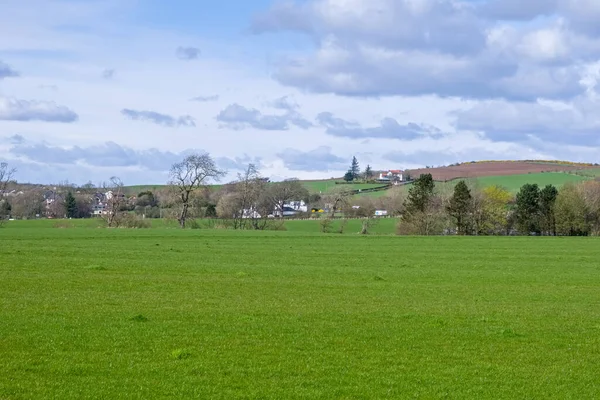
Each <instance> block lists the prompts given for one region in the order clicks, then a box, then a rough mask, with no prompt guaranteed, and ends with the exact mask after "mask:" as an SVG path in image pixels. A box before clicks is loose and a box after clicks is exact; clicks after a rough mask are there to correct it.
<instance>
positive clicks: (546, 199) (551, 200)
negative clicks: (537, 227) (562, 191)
mask: <svg viewBox="0 0 600 400" xmlns="http://www.w3.org/2000/svg"><path fill="white" fill-rule="evenodd" d="M557 197H558V190H557V189H556V188H555V187H554V186H553V185H546V187H544V188H543V189H542V190H541V191H540V216H541V228H542V233H544V234H546V235H553V236H556V218H555V212H554V205H555V203H556V198H557Z"/></svg>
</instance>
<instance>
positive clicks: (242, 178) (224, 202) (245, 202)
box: [217, 164, 273, 230]
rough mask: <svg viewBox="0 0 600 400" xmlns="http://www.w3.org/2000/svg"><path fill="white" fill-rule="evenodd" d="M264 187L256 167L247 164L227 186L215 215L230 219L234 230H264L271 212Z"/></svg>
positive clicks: (271, 208) (263, 181) (263, 180)
mask: <svg viewBox="0 0 600 400" xmlns="http://www.w3.org/2000/svg"><path fill="white" fill-rule="evenodd" d="M266 185H267V183H266V180H265V179H263V178H262V177H261V175H260V172H259V171H258V169H257V168H256V166H255V165H254V164H249V165H248V167H247V168H246V170H245V171H244V172H243V173H241V174H238V179H237V180H236V181H235V182H232V183H231V184H229V185H227V188H226V189H227V190H226V191H227V193H224V194H223V195H222V196H221V199H220V200H219V203H218V204H217V213H218V214H219V216H220V217H222V218H227V219H232V221H233V228H234V229H247V228H248V227H250V228H252V229H258V230H262V229H265V227H266V225H267V217H268V215H269V214H271V213H272V212H273V205H272V204H271V203H270V202H269V201H268V198H267V196H265V192H266Z"/></svg>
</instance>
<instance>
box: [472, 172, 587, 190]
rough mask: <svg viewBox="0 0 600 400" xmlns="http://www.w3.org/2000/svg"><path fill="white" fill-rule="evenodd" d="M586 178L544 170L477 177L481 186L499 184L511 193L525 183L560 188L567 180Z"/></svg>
mask: <svg viewBox="0 0 600 400" xmlns="http://www.w3.org/2000/svg"><path fill="white" fill-rule="evenodd" d="M588 179H589V178H588V177H585V176H579V175H574V174H569V173H564V172H544V173H539V174H520V175H508V176H489V177H482V178H478V181H479V183H480V184H481V185H482V186H483V187H486V186H494V185H499V186H503V187H505V188H507V189H508V190H509V191H510V192H512V193H516V192H518V191H519V189H520V188H521V186H523V185H525V184H527V183H532V184H533V183H537V184H538V186H540V187H544V186H546V185H554V186H556V187H558V188H560V187H561V186H563V185H564V184H565V183H568V182H572V183H577V182H581V181H584V180H588Z"/></svg>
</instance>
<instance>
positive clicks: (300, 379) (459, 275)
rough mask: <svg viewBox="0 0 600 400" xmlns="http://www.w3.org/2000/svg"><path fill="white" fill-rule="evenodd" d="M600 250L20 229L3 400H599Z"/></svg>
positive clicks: (3, 302)
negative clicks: (599, 304)
mask: <svg viewBox="0 0 600 400" xmlns="http://www.w3.org/2000/svg"><path fill="white" fill-rule="evenodd" d="M36 223H37V222H32V223H31V224H32V225H35V224H36ZM599 244H600V242H598V240H597V239H592V238H523V237H515V238H496V237H494V238H484V237H480V238H473V237H471V238H467V237H429V238H428V237H421V238H406V237H394V236H367V237H363V236H358V235H319V234H310V233H303V232H289V231H288V232H233V231H210V230H184V231H182V230H176V229H149V230H125V229H115V230H110V229H54V228H46V229H44V228H43V227H42V225H38V226H36V227H35V228H28V227H27V224H26V223H21V224H19V225H12V226H7V228H5V229H4V228H3V229H0V255H1V256H0V321H1V322H0V354H1V355H2V356H1V357H0V371H1V373H0V398H1V399H29V398H36V399H39V398H56V399H81V398H98V399H100V398H105V399H116V398H139V399H148V398H203V399H204V398H211V399H241V398H244V399H259V398H260V399H307V398H310V399H341V398H344V399H383V398H426V399H430V398H455V399H465V398H470V399H513V398H518V399H531V398H540V399H567V398H571V399H592V398H598V397H599V396H600V385H598V379H597V375H598V360H599V359H600V307H598V293H599V290H600V267H599V264H598V260H599V259H600V246H599Z"/></svg>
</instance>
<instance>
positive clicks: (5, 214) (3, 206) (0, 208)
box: [0, 198, 12, 226]
mask: <svg viewBox="0 0 600 400" xmlns="http://www.w3.org/2000/svg"><path fill="white" fill-rule="evenodd" d="M11 210H12V206H11V205H10V203H9V202H8V200H7V199H2V198H0V226H1V225H2V221H3V220H5V219H6V218H9V217H10V212H11Z"/></svg>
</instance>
